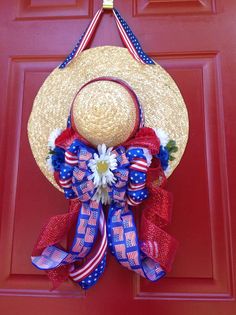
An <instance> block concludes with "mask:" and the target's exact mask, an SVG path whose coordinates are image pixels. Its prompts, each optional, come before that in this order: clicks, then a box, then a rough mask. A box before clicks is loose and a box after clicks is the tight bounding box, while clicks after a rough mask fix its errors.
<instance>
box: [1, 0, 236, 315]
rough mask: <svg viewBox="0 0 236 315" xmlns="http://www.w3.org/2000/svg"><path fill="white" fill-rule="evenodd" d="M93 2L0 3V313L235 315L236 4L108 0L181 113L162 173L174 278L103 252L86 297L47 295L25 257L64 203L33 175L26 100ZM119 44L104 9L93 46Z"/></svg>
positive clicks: (73, 290)
mask: <svg viewBox="0 0 236 315" xmlns="http://www.w3.org/2000/svg"><path fill="white" fill-rule="evenodd" d="M101 2H102V1H100V0H96V1H91V0H90V1H72V0H71V1H64V0H60V1H53V0H51V1H50V0H44V1H39V0H33V1H30V0H11V1H1V3H0V42H1V45H0V52H1V53H0V69H1V80H0V117H1V124H0V147H1V154H0V166H1V173H0V174H1V176H0V192H1V193H0V215H1V220H0V222H1V228H0V233H1V234H0V235H1V237H0V253H1V260H0V314H4V315H5V314H7V315H28V314H34V315H39V314H40V315H41V314H44V315H48V314H50V315H56V314H58V315H75V314H80V315H95V314H96V315H100V314H101V315H110V314H113V315H118V314H123V315H125V314H136V315H141V314H147V315H153V314H163V315H176V314H181V315H195V314H196V315H197V314H199V313H200V314H202V315H220V314H224V315H234V314H236V303H235V274H234V269H235V258H236V257H235V251H236V212H235V211H234V209H235V208H236V195H235V193H234V191H235V187H236V181H235V178H236V163H235V154H236V150H235V147H236V146H235V144H236V133H235V132H234V130H235V115H236V107H235V104H234V102H235V76H234V74H235V72H236V62H235V56H236V44H235V32H236V27H235V23H234V21H235V12H236V3H235V1H234V0H228V1H221V0H201V1H200V0H194V1H193V0H185V1H179V0H169V1H167V0H165V1H162V0H158V1H157V0H155V1H151V0H150V1H144V0H133V1H131V0H129V1H127V0H120V1H115V2H116V3H117V8H118V9H120V11H121V12H122V14H123V15H124V17H125V19H126V20H127V21H128V23H129V24H130V25H131V27H132V28H133V30H134V32H135V33H136V34H137V36H138V38H139V39H140V41H141V43H142V45H143V48H144V49H145V51H146V52H147V53H149V54H150V55H151V56H152V57H153V58H154V59H155V60H156V61H157V62H159V63H160V64H161V65H162V66H163V67H165V68H166V69H167V70H168V71H169V73H170V74H171V75H172V76H173V77H174V79H175V80H176V82H177V83H178V85H179V87H180V89H181V91H182V93H183V96H184V98H185V101H186V103H187V106H188V110H189V116H190V127H191V128H190V138H189V145H188V147H187V150H186V153H185V155H184V158H183V160H182V163H181V165H180V166H179V168H178V169H177V170H176V171H175V173H174V175H173V176H172V177H171V178H170V180H169V190H171V191H173V193H174V196H175V202H174V212H173V223H172V225H171V226H170V227H169V230H170V231H171V234H172V235H175V236H176V238H177V239H178V240H179V241H180V248H179V251H178V255H177V257H176V261H175V264H174V268H173V271H172V273H171V274H169V276H168V277H167V278H165V279H164V280H161V281H160V282H158V283H156V284H153V283H149V282H147V281H145V280H143V279H140V278H138V277H136V276H134V275H133V274H132V273H130V272H129V271H127V270H124V269H123V268H122V267H121V266H119V265H118V264H117V263H116V262H115V261H114V259H113V258H112V257H109V258H108V268H107V271H106V272H105V275H104V277H103V278H102V279H101V281H99V283H98V285H97V286H96V287H94V288H93V289H91V290H90V291H89V292H87V293H86V294H85V293H84V292H82V291H80V289H79V288H78V287H76V286H74V285H72V284H71V283H67V284H64V285H63V286H62V287H61V288H60V289H59V290H58V291H55V292H50V291H49V290H48V288H49V283H48V280H47V278H46V276H45V275H44V274H43V273H42V272H40V271H38V270H36V269H35V268H33V267H32V266H31V263H30V254H31V250H32V247H33V244H34V242H35V240H36V238H37V235H38V232H39V230H40V228H41V226H42V224H43V223H44V222H45V220H46V219H47V218H48V217H50V216H52V215H55V214H58V213H64V212H66V211H67V202H66V201H65V200H64V198H63V196H62V195H61V194H60V193H59V192H57V191H56V190H55V189H54V188H53V187H51V185H50V184H49V183H48V182H47V180H46V179H45V178H44V177H43V176H42V175H41V173H40V171H39V169H38V168H37V166H36V164H35V162H34V160H33V157H32V154H31V152H30V148H29V144H28V140H27V132H26V125H27V120H28V117H29V114H30V111H31V107H32V102H33V99H34V97H35V95H36V93H37V91H38V89H39V87H40V85H41V84H42V82H43V80H44V79H45V78H46V77H47V75H48V74H49V73H50V71H51V70H52V69H53V68H54V67H56V66H57V65H58V64H59V62H60V61H62V60H63V58H64V56H65V55H66V54H67V53H68V52H69V51H70V50H71V48H72V47H73V45H74V43H75V42H76V41H77V39H78V38H79V37H80V35H81V33H82V31H83V30H84V29H85V27H86V25H87V23H88V21H89V20H90V19H91V17H92V15H93V14H94V13H95V11H96V10H97V9H98V8H99V6H100V5H101ZM105 44H113V45H121V40H120V38H119V35H118V32H117V30H116V26H115V23H114V20H113V18H112V16H111V14H110V13H109V12H107V14H106V15H105V16H104V18H103V20H102V22H101V24H100V27H99V29H98V32H97V34H96V36H95V39H94V41H93V43H92V45H93V46H98V45H105Z"/></svg>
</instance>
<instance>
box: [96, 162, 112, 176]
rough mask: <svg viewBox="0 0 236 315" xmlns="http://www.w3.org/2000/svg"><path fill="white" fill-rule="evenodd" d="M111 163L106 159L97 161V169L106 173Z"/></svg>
mask: <svg viewBox="0 0 236 315" xmlns="http://www.w3.org/2000/svg"><path fill="white" fill-rule="evenodd" d="M108 168H109V165H108V163H107V162H106V161H99V162H97V171H98V173H99V174H103V173H106V171H107V170H108Z"/></svg>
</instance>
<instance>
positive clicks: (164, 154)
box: [156, 145, 170, 171]
mask: <svg viewBox="0 0 236 315" xmlns="http://www.w3.org/2000/svg"><path fill="white" fill-rule="evenodd" d="M156 157H157V158H158V159H159V160H160V162H161V167H162V169H163V170H164V171H165V170H166V169H167V167H168V165H169V158H170V154H169V151H168V150H167V149H166V148H165V147H163V146H162V145H161V146H160V151H159V153H158V154H157V155H156Z"/></svg>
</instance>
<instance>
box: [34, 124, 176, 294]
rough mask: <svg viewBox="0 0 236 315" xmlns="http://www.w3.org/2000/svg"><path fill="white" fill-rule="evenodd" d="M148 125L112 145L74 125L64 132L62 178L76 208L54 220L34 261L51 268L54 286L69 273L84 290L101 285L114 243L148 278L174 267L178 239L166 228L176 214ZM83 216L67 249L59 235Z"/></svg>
mask: <svg viewBox="0 0 236 315" xmlns="http://www.w3.org/2000/svg"><path fill="white" fill-rule="evenodd" d="M145 129H148V128H142V129H140V131H139V132H138V133H137V136H136V137H135V138H134V139H133V142H132V141H131V142H129V143H127V144H124V145H123V146H119V147H117V148H114V149H111V148H110V149H108V150H106V147H104V145H103V146H100V147H98V150H96V149H94V148H92V147H90V146H89V145H87V144H85V143H84V142H82V141H81V140H80V139H78V138H77V137H75V135H74V134H71V131H70V130H67V131H66V136H65V134H63V135H62V136H61V139H60V137H59V139H58V141H57V144H60V141H61V143H63V146H60V147H62V149H63V150H64V151H63V152H64V160H62V161H61V163H60V167H58V170H57V174H56V178H57V181H58V183H59V185H60V187H61V188H63V190H64V194H65V197H66V198H67V199H69V200H70V210H69V213H68V214H66V215H62V216H56V217H53V218H51V219H50V221H49V223H48V225H47V226H46V227H45V228H44V230H43V232H42V234H41V235H40V238H39V241H38V242H37V245H36V247H35V250H34V252H33V256H32V263H33V264H34V265H35V266H36V267H37V268H39V269H42V270H46V271H47V273H48V276H49V278H50V279H51V280H52V281H53V284H54V288H55V287H56V286H57V285H58V284H60V282H61V281H64V280H65V279H67V278H68V277H69V278H70V279H72V280H73V281H74V282H76V283H78V284H79V285H80V286H81V287H82V288H83V289H88V288H90V287H91V286H93V285H94V284H96V283H97V281H98V280H99V278H100V277H101V276H102V274H103V272H104V270H105V266H106V255H107V248H108V247H109V249H110V251H111V253H112V255H114V257H115V258H116V259H117V261H118V262H119V263H120V264H121V265H122V266H124V267H126V268H128V269H130V270H133V271H134V272H136V273H137V274H139V275H141V276H142V277H144V278H146V279H148V280H151V281H156V280H158V279H160V278H162V277H163V276H164V275H165V273H166V271H169V269H170V266H171V263H172V261H173V256H174V254H175V251H176V247H177V242H176V241H175V239H173V238H172V237H171V236H170V235H168V234H167V233H166V232H164V230H162V228H163V227H164V226H165V225H166V224H168V223H169V221H170V211H171V205H172V202H171V200H172V199H171V195H170V194H169V193H168V192H166V191H165V190H164V188H163V187H164V181H165V175H164V173H163V171H162V169H161V167H160V162H158V160H157V159H154V160H155V161H156V165H154V164H155V163H152V165H154V167H152V168H151V167H149V166H150V165H149V164H150V160H151V158H152V157H151V154H150V152H152V153H153V154H154V153H155V147H156V146H157V140H156V137H155V139H154V137H153V134H152V133H151V132H150V131H149V130H146V131H145ZM65 137H66V139H67V141H64V140H65V139H64V138H65ZM145 137H148V145H146V147H145V140H144V139H145ZM62 138H63V140H62ZM68 139H69V140H68ZM152 139H153V140H152ZM139 144H142V146H139ZM148 146H149V147H150V148H149V147H148ZM157 180H159V183H158V184H156V183H155V181H157ZM106 203H109V206H108V217H107V222H106V221H105V215H104V210H105V208H104V204H106ZM140 205H143V209H142V224H141V233H140V235H141V236H140V237H138V232H137V228H136V224H135V220H134V215H133V210H134V209H135V208H136V209H141V207H140ZM76 218H77V222H76V227H75V233H74V238H73V242H72V244H71V246H70V249H69V250H68V251H66V250H65V249H64V248H62V247H61V246H60V245H59V242H60V241H61V239H62V237H63V236H64V235H65V234H66V233H68V232H69V230H70V229H71V228H72V227H73V225H74V223H75V220H76ZM50 233H51V234H50ZM52 235H53V237H52ZM85 258H86V261H85Z"/></svg>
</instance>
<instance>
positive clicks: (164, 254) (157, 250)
mask: <svg viewBox="0 0 236 315" xmlns="http://www.w3.org/2000/svg"><path fill="white" fill-rule="evenodd" d="M149 193H150V197H149V199H148V200H147V201H146V202H145V207H144V210H143V213H142V221H141V222H142V223H141V233H140V234H141V237H140V240H141V241H140V247H141V250H142V251H143V252H144V253H145V254H146V255H147V256H148V257H150V258H151V259H153V260H154V261H156V262H158V263H159V264H160V265H161V266H162V268H163V269H164V270H165V271H167V272H169V271H170V270H171V266H172V263H173V261H174V257H175V254H176V251H177V248H178V242H177V240H176V239H175V238H173V237H172V236H171V235H169V234H168V233H167V232H165V231H164V230H163V229H162V228H163V227H164V226H166V225H167V224H168V223H170V220H171V211H172V195H171V194H170V193H169V192H167V191H166V190H164V189H162V188H160V187H159V186H157V185H156V186H155V185H150V186H149Z"/></svg>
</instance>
